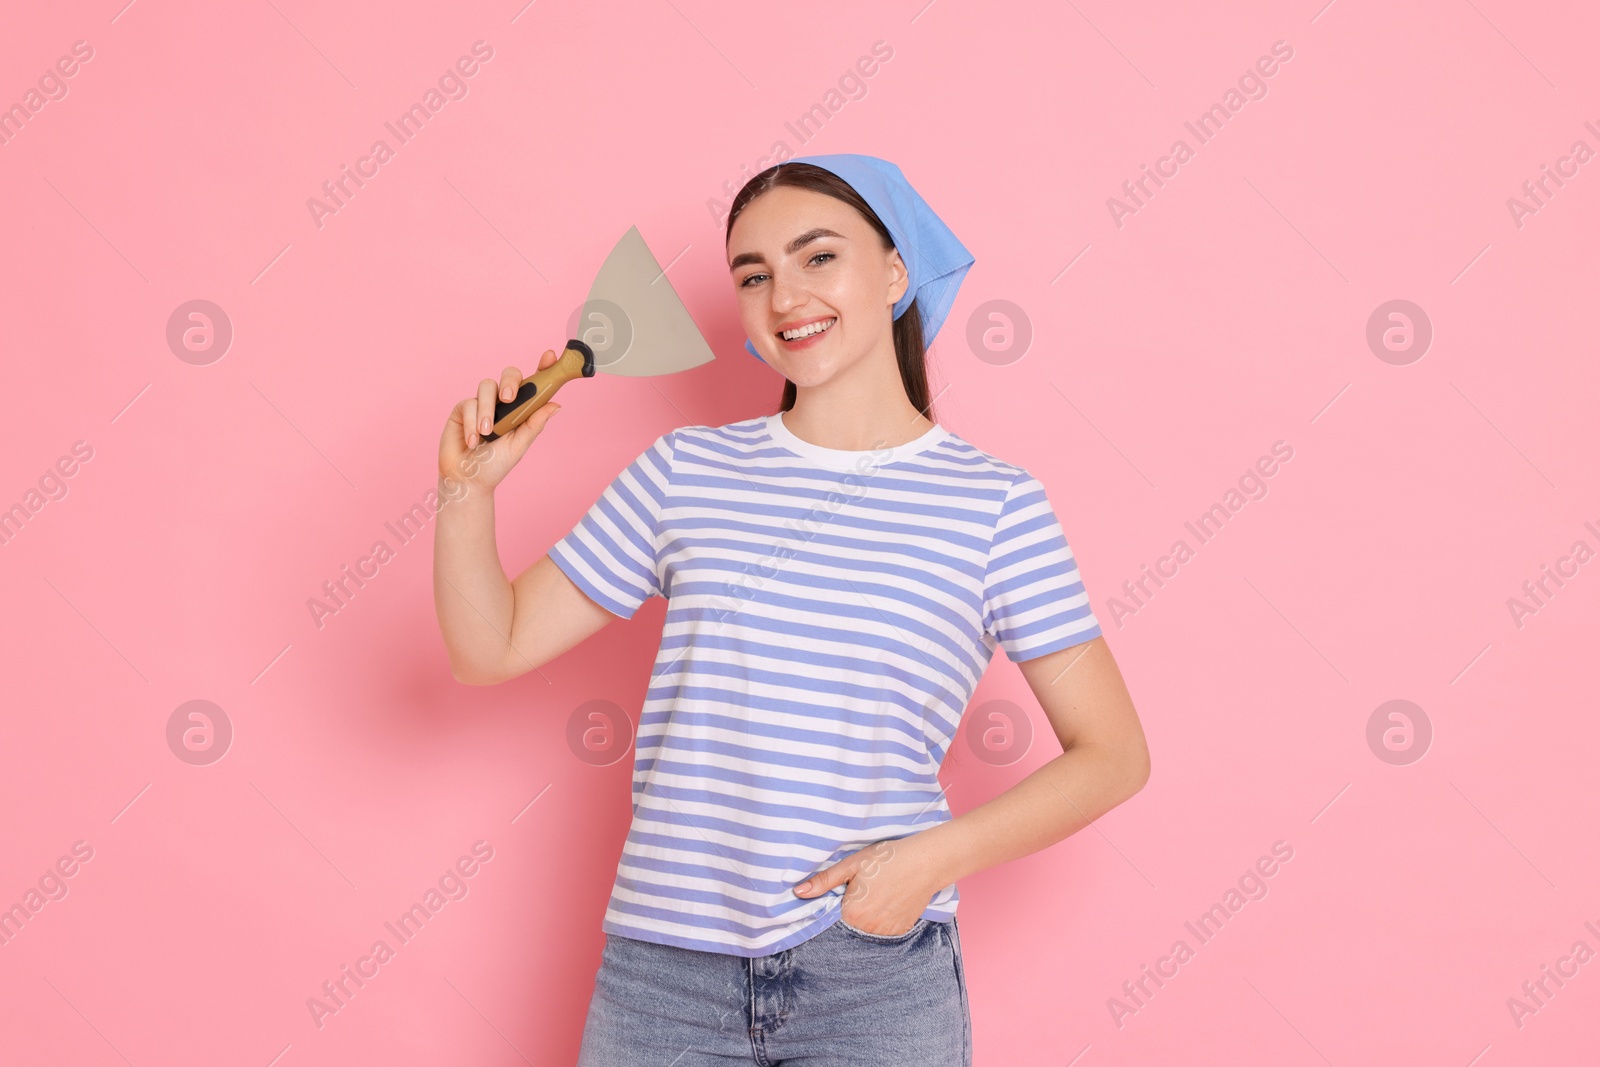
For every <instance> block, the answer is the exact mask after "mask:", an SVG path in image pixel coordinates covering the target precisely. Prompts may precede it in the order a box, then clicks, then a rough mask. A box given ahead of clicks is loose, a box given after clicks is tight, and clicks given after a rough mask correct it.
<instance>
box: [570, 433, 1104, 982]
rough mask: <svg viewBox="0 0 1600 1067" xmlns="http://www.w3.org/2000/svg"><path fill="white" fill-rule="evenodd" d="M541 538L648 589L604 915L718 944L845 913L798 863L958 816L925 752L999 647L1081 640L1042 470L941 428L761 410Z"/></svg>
mask: <svg viewBox="0 0 1600 1067" xmlns="http://www.w3.org/2000/svg"><path fill="white" fill-rule="evenodd" d="M549 554H550V558H551V559H552V560H553V561H554V562H555V564H556V565H557V566H558V567H560V568H561V570H562V571H563V572H564V573H565V574H566V575H567V576H568V577H569V578H571V579H572V581H573V582H574V583H576V584H577V586H578V587H579V588H580V589H582V590H583V591H584V593H585V594H587V595H588V596H589V597H590V598H591V599H592V600H594V601H595V602H596V603H598V604H600V605H602V606H603V607H605V608H607V609H608V610H610V611H611V612H613V613H614V614H616V615H619V616H621V617H622V618H625V619H626V618H631V617H632V616H633V614H634V612H635V611H637V610H638V608H639V606H640V605H641V604H643V603H644V601H645V600H646V599H648V598H649V597H651V596H661V597H665V598H666V601H667V611H666V619H665V622H664V624H663V628H662V634H661V648H660V651H659V652H658V653H657V654H656V659H655V666H654V667H653V668H652V670H651V674H650V683H649V688H648V689H647V690H646V693H645V699H644V707H643V708H642V710H641V712H640V716H639V727H638V733H637V740H636V743H635V752H634V769H633V821H632V825H631V826H630V828H629V830H628V836H627V840H626V842H625V843H624V845H623V849H622V857H621V860H620V862H619V863H618V865H617V877H616V882H615V884H614V886H613V888H612V891H611V899H610V902H609V904H608V906H607V908H606V914H605V920H604V922H603V923H602V929H604V930H605V931H606V932H607V933H612V934H619V935H621V936H624V937H631V938H637V939H639V940H642V941H653V942H658V943H660V944H666V945H676V946H679V947H681V948H691V949H699V950H702V951H709V952H721V953H726V954H731V955H735V956H746V957H753V956H764V955H768V954H770V953H774V952H780V951H782V950H784V949H787V948H791V947H793V946H794V945H797V944H800V943H801V942H803V941H805V940H807V939H808V938H811V937H813V936H815V935H816V934H818V933H820V932H821V931H822V930H824V929H825V928H827V927H828V926H829V925H830V924H832V923H833V922H835V921H836V920H837V919H838V918H839V912H840V903H841V900H842V897H843V893H844V888H843V887H842V886H840V887H836V888H835V889H833V890H832V891H830V892H828V893H825V894H822V895H821V896H819V897H813V898H810V899H806V898H802V897H797V896H795V895H794V893H793V891H792V890H793V887H794V886H796V885H798V884H799V883H800V882H801V881H803V880H804V879H805V878H806V877H807V876H808V875H811V874H814V873H815V872H817V871H820V870H822V869H823V868H825V867H827V866H829V865H831V864H833V863H835V862H837V861H838V860H840V859H842V858H843V857H845V856H847V855H849V854H850V853H852V852H855V851H857V850H858V849H861V848H865V847H866V846H867V845H870V844H872V843H873V842H875V841H882V840H886V839H892V838H899V837H905V836H907V835H910V834H913V833H916V832H918V831H920V830H924V829H927V828H929V827H931V826H935V825H938V824H940V823H943V822H948V821H949V820H950V819H951V818H952V815H951V813H950V808H949V805H948V804H947V803H946V802H945V798H944V794H943V791H942V789H941V787H940V785H939V782H938V773H939V765H940V763H941V762H943V760H944V755H945V752H946V750H947V749H948V748H949V747H950V743H951V740H952V739H953V738H954V736H955V733H956V727H957V725H958V724H959V723H960V721H961V714H962V711H963V710H964V709H965V708H966V705H967V701H968V699H969V698H970V697H971V695H972V691H973V689H975V688H976V687H977V684H978V680H979V679H980V678H981V677H982V676H983V672H984V669H985V668H986V667H987V666H988V663H989V660H990V657H991V656H992V655H993V653H994V649H995V646H996V645H997V644H998V645H999V646H1000V647H1002V648H1004V649H1005V651H1006V655H1007V656H1009V657H1010V658H1011V659H1012V660H1014V661H1020V660H1026V659H1031V658H1033V657H1035V656H1042V655H1044V654H1045V653H1047V652H1054V651H1056V650H1057V649H1062V648H1067V647H1069V646H1071V645H1076V644H1079V643H1081V642H1084V641H1089V640H1092V639H1093V638H1095V637H1098V636H1099V635H1100V626H1099V623H1098V621H1097V620H1096V619H1095V616H1094V613H1093V612H1092V611H1091V610H1090V606H1089V599H1088V594H1087V593H1085V591H1084V588H1083V583H1082V581H1081V580H1080V579H1079V576H1078V567H1077V563H1076V562H1075V561H1074V559H1073V555H1072V550H1071V549H1070V548H1069V547H1068V545H1067V541H1066V538H1065V536H1064V534H1063V532H1062V529H1061V525H1060V523H1059V522H1058V521H1057V518H1056V515H1055V513H1054V511H1053V509H1052V507H1051V505H1050V502H1049V501H1048V500H1047V499H1046V497H1045V492H1044V487H1043V486H1042V485H1041V484H1040V483H1039V481H1038V480H1037V479H1035V478H1034V477H1033V476H1032V475H1031V474H1029V473H1028V472H1027V471H1026V470H1024V469H1023V468H1021V467H1018V466H1015V465H1013V464H1010V463H1006V462H1004V461H1003V460H1000V459H997V458H995V457H994V456H991V455H989V454H988V453H986V452H983V451H982V450H980V449H978V448H975V447H974V446H972V445H970V444H968V443H967V442H966V441H964V440H962V439H961V438H960V437H958V436H956V435H955V434H954V433H952V432H950V431H949V430H946V429H945V428H944V427H941V426H937V425H935V426H934V427H933V428H932V429H930V430H929V431H928V432H927V433H925V434H923V435H922V436H921V437H918V438H917V439H916V440H914V441H909V442H907V443H905V444H902V445H897V446H895V447H892V448H880V449H876V450H871V451H842V450H839V449H832V448H823V447H821V446H818V445H814V444H811V443H809V442H806V441H802V440H801V439H800V438H798V437H796V436H795V435H794V434H793V433H791V432H790V431H789V429H788V428H787V427H786V426H785V425H784V423H783V419H782V417H781V416H780V415H768V416H763V417H759V418H754V419H748V420H745V421H743V422H734V423H729V424H727V425H725V426H716V427H712V426H686V427H683V428H682V429H678V430H673V431H672V432H670V433H667V434H663V435H662V436H661V437H659V438H657V439H656V440H655V442H654V443H653V444H652V445H651V446H650V447H649V448H647V449H646V450H645V451H644V452H643V453H642V454H640V456H639V457H638V458H637V459H636V460H634V461H633V462H632V463H631V464H629V466H628V467H627V468H626V469H625V470H624V471H622V473H621V474H619V475H618V476H617V478H616V479H615V480H614V481H613V482H612V483H611V485H610V486H608V487H607V488H606V490H605V492H604V493H603V494H602V495H601V496H600V498H599V500H597V501H596V502H595V504H594V506H593V507H592V508H590V510H589V511H588V513H587V514H586V515H585V516H584V517H583V519H582V520H581V521H579V522H578V524H577V525H576V526H574V527H573V529H572V531H571V532H570V533H568V534H567V535H566V536H565V537H563V538H562V539H561V540H560V541H558V542H556V544H555V545H554V546H552V547H551V549H550V553H549ZM958 899H959V898H958V895H957V892H956V887H955V885H954V884H951V885H948V886H945V887H944V888H943V889H940V890H939V891H938V892H937V893H936V894H934V896H933V898H932V900H931V901H930V902H929V904H928V907H927V909H926V910H925V911H924V912H923V913H922V915H923V917H924V918H928V919H932V920H935V921H941V922H942V921H944V920H947V919H949V918H950V917H951V916H953V915H954V914H955V912H956V903H957V901H958Z"/></svg>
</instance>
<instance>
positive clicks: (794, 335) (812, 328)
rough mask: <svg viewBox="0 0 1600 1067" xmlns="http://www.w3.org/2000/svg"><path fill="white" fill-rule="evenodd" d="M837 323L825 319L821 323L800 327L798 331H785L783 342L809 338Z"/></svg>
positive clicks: (835, 320) (833, 320) (836, 320)
mask: <svg viewBox="0 0 1600 1067" xmlns="http://www.w3.org/2000/svg"><path fill="white" fill-rule="evenodd" d="M838 321H839V320H838V319H825V320H824V321H822V322H813V323H812V324H811V325H809V326H802V327H800V328H799V329H798V330H785V331H784V332H783V339H784V340H785V341H798V340H800V338H802V337H810V336H811V335H812V334H814V333H821V332H822V331H823V330H826V329H828V328H829V327H830V326H832V325H833V324H834V323H835V322H838Z"/></svg>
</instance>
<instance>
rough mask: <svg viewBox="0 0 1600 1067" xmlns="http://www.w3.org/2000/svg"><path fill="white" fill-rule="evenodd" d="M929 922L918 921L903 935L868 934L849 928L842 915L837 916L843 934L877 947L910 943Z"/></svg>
mask: <svg viewBox="0 0 1600 1067" xmlns="http://www.w3.org/2000/svg"><path fill="white" fill-rule="evenodd" d="M930 921H931V920H929V919H918V920H917V921H916V922H914V923H912V924H911V929H909V930H907V931H906V932H905V933H903V934H869V933H867V932H866V931H865V930H857V929H856V928H855V927H854V926H851V925H850V924H849V923H847V922H845V921H844V916H843V915H842V914H841V915H840V916H839V925H840V926H842V927H844V930H845V933H847V934H849V935H850V936H851V937H856V938H860V939H861V940H863V941H871V942H873V943H875V944H879V945H898V944H900V943H901V942H904V941H910V940H911V939H912V938H914V937H916V936H917V935H918V934H920V933H922V931H923V929H924V928H925V927H927V925H928V923H929V922H930Z"/></svg>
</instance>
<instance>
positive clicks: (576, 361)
mask: <svg viewBox="0 0 1600 1067" xmlns="http://www.w3.org/2000/svg"><path fill="white" fill-rule="evenodd" d="M578 334H579V336H578V337H575V338H573V339H572V340H570V341H568V342H567V345H566V348H565V349H564V350H563V351H562V353H561V358H560V359H558V360H556V361H555V362H554V363H552V364H550V366H548V367H546V368H544V369H543V370H541V371H536V372H535V373H533V374H531V375H529V376H528V377H526V378H524V379H522V387H521V388H520V389H518V390H517V395H516V396H515V397H513V398H512V399H511V400H509V401H506V400H499V399H496V401H495V405H494V430H493V432H491V433H486V434H484V435H483V439H484V440H485V441H493V440H494V439H495V438H497V437H500V436H502V435H504V434H508V433H510V432H511V431H512V430H514V429H516V428H517V427H518V426H520V425H521V424H522V423H523V422H524V421H525V420H526V419H527V418H528V416H530V415H532V414H533V413H534V412H535V411H538V410H539V409H540V408H542V407H544V405H545V402H546V401H548V400H549V399H550V398H551V397H552V396H554V395H555V393H556V390H557V389H560V388H561V386H562V385H563V384H565V383H567V382H570V381H572V380H573V379H574V378H593V377H594V375H595V372H596V371H599V372H601V373H603V374H622V375H627V376H629V377H634V378H642V377H649V376H654V375H657V374H676V373H678V372H679V371H685V370H689V369H690V368H691V367H698V366H700V364H702V363H706V362H709V361H710V360H712V359H715V358H716V357H715V356H714V355H712V352H711V346H710V345H709V344H707V343H706V339H705V335H704V334H702V333H701V332H700V327H698V326H696V325H695V322H694V319H693V318H691V317H690V315H689V310H688V309H687V308H685V307H684V306H683V301H682V300H680V299H678V294H677V291H676V290H674V289H673V288H672V283H671V282H670V281H668V280H667V275H666V272H665V271H663V270H662V269H661V265H660V264H659V263H657V262H656V257H655V256H654V255H652V254H651V252H650V246H649V245H647V244H645V243H644V238H643V237H641V236H640V235H639V227H637V226H633V227H630V228H629V230H628V232H627V233H625V234H623V235H622V239H621V240H619V241H618V242H617V243H616V247H614V248H612V249H611V254H610V255H608V256H606V261H605V262H604V263H602V264H601V265H600V273H598V274H596V275H595V279H594V285H593V286H592V287H590V289H589V299H587V300H585V301H584V304H583V309H582V311H581V312H580V313H579V315H578Z"/></svg>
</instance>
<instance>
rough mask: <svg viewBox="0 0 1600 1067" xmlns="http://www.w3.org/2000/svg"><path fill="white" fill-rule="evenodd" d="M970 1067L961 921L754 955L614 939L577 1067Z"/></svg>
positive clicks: (844, 934) (845, 929) (827, 933)
mask: <svg viewBox="0 0 1600 1067" xmlns="http://www.w3.org/2000/svg"><path fill="white" fill-rule="evenodd" d="M733 1064H756V1065H758V1067H779V1065H781V1067H845V1065H849V1067H889V1065H895V1067H901V1065H904V1064H917V1065H918V1067H971V1064H972V1022H971V1015H970V1013H969V1010H968V1006H967V979H966V973H965V971H964V970H963V969H962V966H961V941H960V938H959V935H958V934H957V932H956V920H955V919H954V918H952V919H950V920H949V921H948V922H935V921H933V920H931V919H918V920H917V922H916V925H915V926H913V927H912V928H911V929H910V930H908V931H907V932H905V933H904V934H899V935H896V936H884V935H880V934H869V933H864V932H863V931H860V930H857V929H855V928H854V927H851V926H847V925H845V923H844V921H843V920H842V919H841V920H839V921H837V922H834V923H832V924H831V925H829V926H828V927H827V928H826V929H824V930H823V931H822V932H821V933H819V934H817V935H816V936H815V937H813V938H811V939H810V940H808V941H803V942H801V943H800V944H798V945H796V946H794V947H793V948H790V949H786V950H784V951H782V952H775V953H773V954H772V955H770V956H756V957H754V958H746V957H743V956H733V955H727V954H724V953H717V952H700V951H696V950H694V949H687V948H678V947H676V946H673V945H659V944H656V943H654V942H651V941H638V940H635V939H633V938H629V937H621V936H618V935H616V934H607V935H606V945H605V950H604V951H603V952H602V953H601V957H600V969H599V971H598V973H597V974H596V975H595V982H594V995H593V997H592V998H591V999H590V1001H589V1015H588V1019H587V1021H586V1022H585V1024H584V1028H583V1045H582V1048H581V1050H580V1051H579V1053H578V1067H711V1065H715V1067H730V1065H733Z"/></svg>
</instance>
